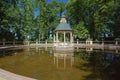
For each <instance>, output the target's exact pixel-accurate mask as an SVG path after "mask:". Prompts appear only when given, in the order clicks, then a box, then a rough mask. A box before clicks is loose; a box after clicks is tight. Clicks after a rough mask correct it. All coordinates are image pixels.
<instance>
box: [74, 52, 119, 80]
mask: <svg viewBox="0 0 120 80" xmlns="http://www.w3.org/2000/svg"><path fill="white" fill-rule="evenodd" d="M75 56H76V57H79V58H81V59H83V60H85V61H87V62H88V63H80V66H76V67H77V68H79V69H80V70H81V69H82V70H84V69H85V68H86V70H88V71H90V72H92V73H91V74H90V75H88V76H85V79H86V80H119V78H120V77H119V73H120V55H119V54H110V53H101V52H85V51H84V52H77V53H75ZM84 67H85V68H84ZM83 68H84V69H83Z"/></svg>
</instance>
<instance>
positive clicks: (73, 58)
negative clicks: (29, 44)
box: [0, 47, 120, 80]
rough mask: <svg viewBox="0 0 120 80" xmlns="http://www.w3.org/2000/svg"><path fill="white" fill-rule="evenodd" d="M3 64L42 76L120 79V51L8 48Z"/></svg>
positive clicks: (0, 54) (44, 79)
mask: <svg viewBox="0 0 120 80" xmlns="http://www.w3.org/2000/svg"><path fill="white" fill-rule="evenodd" d="M63 52H64V53H63ZM0 68H2V69H5V70H7V71H10V72H13V73H16V74H20V75H24V76H27V77H31V78H35V79H38V80H119V78H120V77H119V75H120V52H119V51H117V53H116V51H113V50H93V51H86V49H77V50H76V49H75V50H74V51H68V52H67V51H59V52H57V53H56V51H55V50H54V49H53V48H43V47H33V48H21V49H14V50H13V49H7V50H1V51H0Z"/></svg>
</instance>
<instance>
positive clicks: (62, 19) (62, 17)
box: [60, 14, 67, 23]
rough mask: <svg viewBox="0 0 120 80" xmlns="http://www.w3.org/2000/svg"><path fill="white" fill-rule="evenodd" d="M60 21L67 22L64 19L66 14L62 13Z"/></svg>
mask: <svg viewBox="0 0 120 80" xmlns="http://www.w3.org/2000/svg"><path fill="white" fill-rule="evenodd" d="M60 22H64V23H66V22H67V21H66V16H65V15H64V14H62V16H61V20H60Z"/></svg>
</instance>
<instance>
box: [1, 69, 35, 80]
mask: <svg viewBox="0 0 120 80" xmlns="http://www.w3.org/2000/svg"><path fill="white" fill-rule="evenodd" d="M0 80H37V79H33V78H28V77H25V76H22V75H17V74H14V73H11V72H8V71H5V70H3V69H0Z"/></svg>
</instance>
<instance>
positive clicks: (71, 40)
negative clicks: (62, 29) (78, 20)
mask: <svg viewBox="0 0 120 80" xmlns="http://www.w3.org/2000/svg"><path fill="white" fill-rule="evenodd" d="M70 42H71V43H72V42H73V37H72V32H70Z"/></svg>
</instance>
